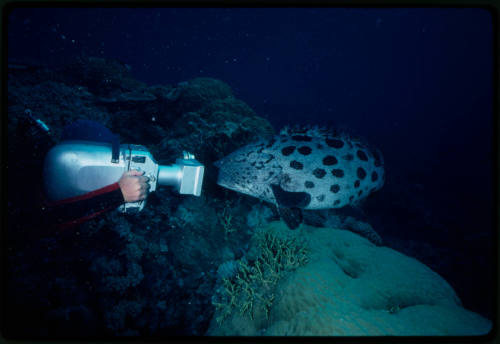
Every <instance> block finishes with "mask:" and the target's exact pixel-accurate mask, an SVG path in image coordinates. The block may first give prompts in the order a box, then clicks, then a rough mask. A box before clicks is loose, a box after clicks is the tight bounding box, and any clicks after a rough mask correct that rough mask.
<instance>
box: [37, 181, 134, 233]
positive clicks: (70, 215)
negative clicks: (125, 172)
mask: <svg viewBox="0 0 500 344" xmlns="http://www.w3.org/2000/svg"><path fill="white" fill-rule="evenodd" d="M124 202H125V200H124V199H123V194H122V192H121V189H120V185H119V184H118V183H114V184H111V185H108V186H106V187H103V188H100V189H97V190H94V191H91V192H88V193H86V194H83V195H80V196H76V197H71V198H66V199H63V200H60V201H57V202H51V203H47V204H46V205H45V206H44V207H43V209H42V212H43V216H44V218H45V221H46V222H48V223H50V224H52V225H54V226H56V227H58V228H60V229H64V228H67V227H71V226H74V225H77V224H81V223H83V222H85V221H87V220H90V219H92V218H94V217H96V216H98V215H100V214H102V213H104V212H106V211H108V210H111V209H115V208H117V207H118V206H119V205H121V204H122V203H124Z"/></svg>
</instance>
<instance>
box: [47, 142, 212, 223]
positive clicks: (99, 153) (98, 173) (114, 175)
mask: <svg viewBox="0 0 500 344" xmlns="http://www.w3.org/2000/svg"><path fill="white" fill-rule="evenodd" d="M118 147H119V149H118V151H117V152H116V153H114V152H113V147H112V144H111V143H103V142H89V141H63V142H61V143H60V144H58V145H56V146H55V147H53V148H52V149H51V150H50V151H49V152H48V153H47V156H46V158H45V163H44V171H43V174H44V187H45V191H46V194H47V196H48V197H49V199H50V200H51V201H59V200H62V199H66V198H71V197H75V196H80V195H83V194H85V193H87V192H90V191H94V190H97V189H100V188H102V187H105V186H108V185H110V184H113V183H116V182H117V181H118V180H119V179H120V177H121V176H122V175H123V173H124V172H126V171H129V170H139V171H144V175H145V176H147V177H149V185H150V189H149V191H150V192H152V191H155V190H156V187H157V185H170V186H173V187H174V188H175V189H176V190H177V191H178V192H179V193H180V194H188V195H195V196H200V194H201V187H202V183H203V174H204V169H205V168H204V166H203V165H202V164H201V163H200V162H198V161H197V160H196V159H195V157H194V155H192V154H190V153H187V152H184V154H183V157H182V158H179V159H177V160H176V161H175V164H173V165H169V166H163V165H158V163H157V162H156V161H155V159H154V158H153V156H152V154H151V153H150V152H149V151H148V149H147V148H146V147H144V146H141V145H133V144H121V145H119V146H118V145H117V148H118ZM116 157H118V158H116ZM145 203H146V201H145V200H142V201H138V202H128V203H124V204H123V205H121V206H120V207H119V210H121V211H123V212H126V213H135V212H139V211H141V210H142V209H143V208H144V205H145Z"/></svg>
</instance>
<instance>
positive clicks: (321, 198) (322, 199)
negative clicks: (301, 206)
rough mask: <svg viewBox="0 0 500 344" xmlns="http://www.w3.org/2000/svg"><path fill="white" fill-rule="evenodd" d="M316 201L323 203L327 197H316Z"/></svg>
mask: <svg viewBox="0 0 500 344" xmlns="http://www.w3.org/2000/svg"><path fill="white" fill-rule="evenodd" d="M316 199H317V200H318V201H320V202H323V201H324V200H325V195H319V196H316Z"/></svg>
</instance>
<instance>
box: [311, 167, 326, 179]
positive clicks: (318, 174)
mask: <svg viewBox="0 0 500 344" xmlns="http://www.w3.org/2000/svg"><path fill="white" fill-rule="evenodd" d="M313 174H314V176H315V177H316V178H320V179H321V178H323V177H324V176H325V174H326V171H325V170H324V169H322V168H316V169H315V170H314V171H313Z"/></svg>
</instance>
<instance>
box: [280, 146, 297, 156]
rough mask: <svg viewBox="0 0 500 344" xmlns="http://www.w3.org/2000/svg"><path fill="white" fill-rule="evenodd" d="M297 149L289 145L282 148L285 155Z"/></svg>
mask: <svg viewBox="0 0 500 344" xmlns="http://www.w3.org/2000/svg"><path fill="white" fill-rule="evenodd" d="M294 150H295V146H287V147H285V148H283V149H282V150H281V154H283V155H284V156H289V155H290V154H292V153H293V151H294Z"/></svg>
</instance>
